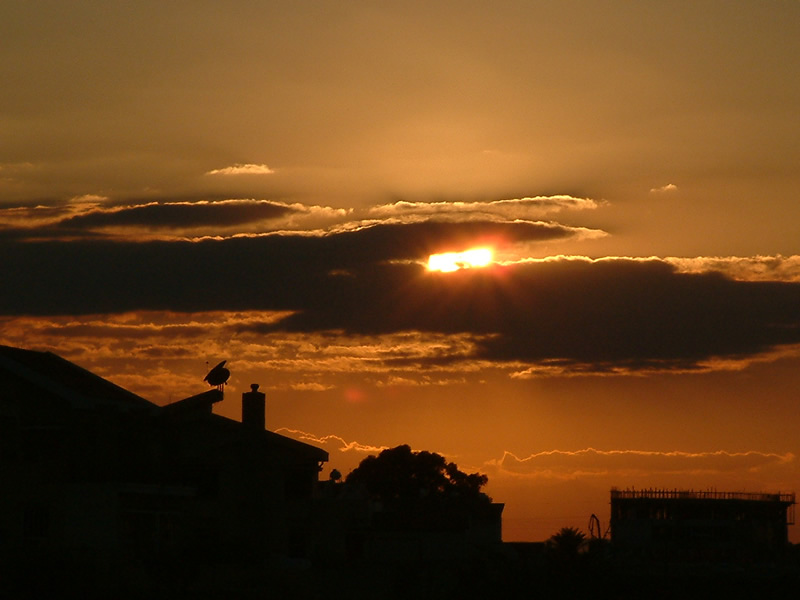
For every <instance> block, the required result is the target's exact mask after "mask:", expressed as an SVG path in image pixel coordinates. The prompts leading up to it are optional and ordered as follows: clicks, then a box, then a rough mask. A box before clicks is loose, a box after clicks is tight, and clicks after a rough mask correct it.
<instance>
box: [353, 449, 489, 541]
mask: <svg viewBox="0 0 800 600" xmlns="http://www.w3.org/2000/svg"><path fill="white" fill-rule="evenodd" d="M487 482H488V477H487V476H486V475H482V474H480V473H471V474H467V473H464V472H463V471H461V470H459V469H458V466H457V465H456V464H455V463H452V462H450V463H448V462H447V461H446V460H445V458H444V457H443V456H441V455H440V454H436V453H435V452H427V451H420V452H412V450H411V448H410V447H409V446H408V445H402V446H397V447H396V448H390V449H387V450H383V451H382V452H381V453H380V454H379V455H377V456H368V457H367V458H365V459H364V460H362V461H361V463H360V464H359V465H358V467H356V468H355V469H354V470H353V471H351V472H350V473H349V474H348V475H347V478H346V479H345V483H346V485H348V486H353V487H360V488H362V489H363V490H365V492H366V494H367V495H368V496H369V498H370V499H371V500H373V501H377V502H379V503H380V505H381V506H382V507H383V508H384V509H386V511H387V512H388V513H391V514H392V515H394V517H397V518H398V519H399V520H400V521H403V522H404V523H405V525H408V526H411V527H414V526H418V527H430V526H432V523H434V522H435V523H438V524H439V525H442V524H443V523H445V522H449V523H450V524H451V525H452V524H453V523H454V522H455V520H457V519H459V518H460V519H462V520H463V519H464V518H466V517H465V515H468V514H473V513H476V512H480V511H481V510H484V509H486V508H488V507H489V506H490V504H491V498H489V496H487V495H486V494H484V493H483V492H482V491H481V488H482V487H483V486H484V485H486V483H487Z"/></svg>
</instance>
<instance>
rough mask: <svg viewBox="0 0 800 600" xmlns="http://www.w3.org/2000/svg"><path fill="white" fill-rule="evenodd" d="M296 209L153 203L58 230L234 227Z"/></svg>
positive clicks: (96, 214) (92, 214)
mask: <svg viewBox="0 0 800 600" xmlns="http://www.w3.org/2000/svg"><path fill="white" fill-rule="evenodd" d="M296 210H297V209H296V208H293V207H290V206H287V205H285V204H282V203H278V202H270V201H267V200H222V201H213V202H207V201H200V202H150V203H147V204H141V205H137V206H125V207H121V208H117V207H114V208H106V209H99V210H92V211H89V212H84V213H82V214H78V215H75V216H72V217H70V218H67V219H64V220H62V221H61V222H60V223H59V224H58V226H59V227H63V228H70V229H94V228H103V227H155V228H168V229H189V228H193V227H223V228H224V227H231V226H234V225H242V224H245V223H252V222H258V221H262V220H270V219H277V218H280V217H285V216H286V215H287V214H290V213H293V212H296Z"/></svg>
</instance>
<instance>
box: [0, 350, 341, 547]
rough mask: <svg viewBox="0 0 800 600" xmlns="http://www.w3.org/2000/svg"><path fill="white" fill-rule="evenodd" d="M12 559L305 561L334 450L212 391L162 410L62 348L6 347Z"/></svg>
mask: <svg viewBox="0 0 800 600" xmlns="http://www.w3.org/2000/svg"><path fill="white" fill-rule="evenodd" d="M0 378H2V388H0V469H1V470H2V481H3V492H2V494H0V559H4V558H7V557H12V556H17V557H18V556H20V555H26V554H28V555H30V556H33V557H38V556H50V555H53V553H62V554H65V553H66V554H69V555H70V556H73V557H80V558H82V559H85V560H86V561H90V562H100V563H102V562H125V561H143V562H147V561H151V562H152V561H154V560H159V559H162V558H165V557H169V556H176V555H180V556H182V557H196V558H197V559H198V560H208V561H214V562H217V563H218V562H224V561H236V562H237V563H241V562H248V561H249V562H253V561H264V560H274V559H291V558H303V557H305V556H306V555H307V554H308V552H309V549H310V547H311V546H312V545H313V543H314V540H313V539H312V532H310V531H309V523H312V522H313V519H312V518H310V511H312V500H313V497H314V495H315V493H316V489H317V486H316V484H317V479H318V473H319V471H320V469H321V467H322V464H323V463H324V462H326V461H327V460H328V453H327V452H325V451H324V450H322V449H320V448H317V447H315V446H311V445H309V444H305V443H302V442H299V441H297V440H294V439H291V438H288V437H285V436H282V435H279V434H276V433H274V432H271V431H267V430H266V429H265V427H264V412H265V411H264V402H265V397H264V394H263V393H261V392H259V391H258V389H257V387H258V386H256V385H255V384H254V385H253V386H251V387H252V389H251V391H249V392H246V393H245V394H243V403H244V408H243V416H244V420H243V422H239V421H234V420H231V419H228V418H225V417H222V416H220V415H216V414H214V413H213V412H212V407H213V405H214V404H215V403H217V402H220V401H221V400H222V399H223V393H222V392H221V391H219V390H217V389H211V390H209V391H206V392H204V393H201V394H197V395H195V396H191V397H189V398H185V399H183V400H180V401H178V402H175V403H172V404H169V405H167V406H163V407H162V406H158V405H156V404H154V403H152V402H149V401H147V400H145V399H144V398H141V397H139V396H137V395H136V394H133V393H131V392H129V391H127V390H124V389H122V388H120V387H118V386H116V385H114V384H113V383H111V382H109V381H107V380H105V379H103V378H101V377H99V376H97V375H95V374H92V373H90V372H89V371H86V370H85V369H82V368H81V367H78V366H77V365H75V364H73V363H71V362H69V361H67V360H64V359H63V358H60V357H58V356H56V355H55V354H52V353H49V352H36V351H31V350H23V349H19V348H12V347H8V346H0Z"/></svg>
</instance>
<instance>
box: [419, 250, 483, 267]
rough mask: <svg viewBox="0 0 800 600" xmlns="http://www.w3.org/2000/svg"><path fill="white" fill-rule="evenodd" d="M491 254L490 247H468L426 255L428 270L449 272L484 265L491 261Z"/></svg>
mask: <svg viewBox="0 0 800 600" xmlns="http://www.w3.org/2000/svg"><path fill="white" fill-rule="evenodd" d="M493 255H494V253H493V252H492V249H491V248H470V249H469V250H464V251H463V252H445V253H443V254H431V255H430V257H428V270H429V271H442V272H443V273H449V272H451V271H458V270H459V269H471V268H475V267H485V266H488V265H489V264H490V263H491V262H492V257H493Z"/></svg>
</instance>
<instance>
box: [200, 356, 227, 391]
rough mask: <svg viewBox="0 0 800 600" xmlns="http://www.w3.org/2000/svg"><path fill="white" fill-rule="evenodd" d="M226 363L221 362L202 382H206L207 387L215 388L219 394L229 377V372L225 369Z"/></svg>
mask: <svg viewBox="0 0 800 600" xmlns="http://www.w3.org/2000/svg"><path fill="white" fill-rule="evenodd" d="M226 362H228V361H225V360H223V361H222V362H221V363H219V364H218V365H217V366H216V367H214V368H213V369H211V370H210V371H209V372H208V375H206V376H205V377H204V378H203V381H207V382H208V385H210V386H212V387H215V388H217V389H218V390H219V391H220V392H221V391H222V388H223V387H225V384H226V383H227V381H228V377H230V376H231V372H230V371H229V370H228V369H226V368H225V363H226Z"/></svg>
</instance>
